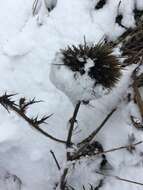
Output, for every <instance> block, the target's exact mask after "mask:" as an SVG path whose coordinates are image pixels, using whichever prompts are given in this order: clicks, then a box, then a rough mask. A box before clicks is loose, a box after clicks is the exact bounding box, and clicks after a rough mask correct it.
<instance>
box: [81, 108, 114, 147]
mask: <svg viewBox="0 0 143 190" xmlns="http://www.w3.org/2000/svg"><path fill="white" fill-rule="evenodd" d="M116 110H117V108H114V109H113V110H112V111H111V112H110V113H109V114H108V115H107V116H106V118H105V119H104V120H103V121H102V123H101V124H100V126H99V127H97V128H96V129H95V130H94V131H93V132H92V133H91V134H90V135H89V136H88V137H87V138H86V139H84V140H83V141H82V142H80V143H79V145H81V144H84V143H87V142H90V141H91V140H92V139H93V138H94V137H95V136H96V135H97V133H99V131H100V130H101V129H102V128H103V127H104V125H105V123H106V122H107V121H108V119H109V118H110V117H111V116H112V115H113V113H114V112H115V111H116Z"/></svg>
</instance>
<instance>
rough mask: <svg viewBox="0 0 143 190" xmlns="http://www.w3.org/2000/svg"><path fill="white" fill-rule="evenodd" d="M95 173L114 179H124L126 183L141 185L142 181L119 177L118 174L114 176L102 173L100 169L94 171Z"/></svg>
mask: <svg viewBox="0 0 143 190" xmlns="http://www.w3.org/2000/svg"><path fill="white" fill-rule="evenodd" d="M96 173H97V174H99V175H103V176H105V177H112V178H115V179H117V180H120V181H124V182H127V183H132V184H136V185H141V186H143V183H140V182H137V181H132V180H129V179H125V178H121V177H119V176H114V175H111V174H104V173H102V172H100V171H96Z"/></svg>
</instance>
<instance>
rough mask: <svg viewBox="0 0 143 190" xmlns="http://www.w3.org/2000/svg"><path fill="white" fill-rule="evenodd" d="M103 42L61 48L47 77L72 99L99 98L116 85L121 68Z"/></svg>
mask: <svg viewBox="0 0 143 190" xmlns="http://www.w3.org/2000/svg"><path fill="white" fill-rule="evenodd" d="M112 53H113V50H112V48H111V47H110V46H109V45H107V44H103V43H100V44H96V45H94V44H92V45H87V44H86V43H85V44H84V45H78V46H77V47H76V46H71V47H69V46H68V47H67V48H66V49H64V50H61V51H60V52H59V53H58V54H57V55H56V57H55V60H54V63H53V65H52V69H51V80H52V82H53V83H54V84H55V86H56V87H57V88H59V89H60V90H62V91H63V92H64V93H65V94H66V95H68V96H69V97H70V99H71V100H72V102H76V101H79V100H80V101H89V100H92V99H96V98H99V97H101V96H103V95H105V94H108V93H109V91H110V90H111V89H112V88H113V87H114V86H115V85H116V83H117V82H118V80H119V79H120V76H121V69H120V68H121V67H120V64H119V62H118V59H117V58H116V56H114V55H113V54H112Z"/></svg>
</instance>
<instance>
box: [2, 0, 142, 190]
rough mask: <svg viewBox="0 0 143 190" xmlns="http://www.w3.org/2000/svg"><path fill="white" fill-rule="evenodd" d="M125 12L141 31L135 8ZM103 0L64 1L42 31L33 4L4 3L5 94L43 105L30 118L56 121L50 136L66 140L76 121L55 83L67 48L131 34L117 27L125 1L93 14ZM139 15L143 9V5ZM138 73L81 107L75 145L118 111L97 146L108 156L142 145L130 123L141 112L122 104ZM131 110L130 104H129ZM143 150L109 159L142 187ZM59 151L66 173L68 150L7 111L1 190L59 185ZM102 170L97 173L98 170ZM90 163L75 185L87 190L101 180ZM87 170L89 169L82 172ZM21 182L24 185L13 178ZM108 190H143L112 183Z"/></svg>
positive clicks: (28, 0)
mask: <svg viewBox="0 0 143 190" xmlns="http://www.w3.org/2000/svg"><path fill="white" fill-rule="evenodd" d="M122 1H123V4H122V6H121V7H120V9H119V12H120V13H123V15H125V16H124V18H123V24H124V25H126V26H127V27H134V26H135V21H134V19H133V2H135V1H133V0H122ZM96 2H98V1H97V0H58V1H57V6H56V7H55V8H54V9H53V10H52V11H51V12H50V14H49V16H48V15H47V14H46V13H45V14H44V15H42V16H43V18H42V22H43V23H42V25H39V24H38V22H37V17H36V16H35V17H33V16H32V5H33V1H32V0H24V1H23V0H12V1H11V0H4V1H1V2H0V23H1V24H0V94H1V95H2V94H3V93H4V92H8V93H18V95H17V96H16V97H15V99H18V97H21V96H25V97H27V98H33V97H36V99H40V100H43V101H44V102H42V103H39V104H36V105H33V106H32V107H31V108H30V109H29V110H28V115H29V116H35V115H36V114H39V115H41V114H42V115H44V114H46V113H47V114H52V113H53V116H52V117H51V118H49V120H48V124H47V125H43V128H44V129H45V130H47V131H48V132H49V133H50V134H53V135H54V136H55V137H58V138H61V139H66V137H67V132H68V127H67V122H68V120H69V118H70V117H71V115H72V113H73V110H74V108H73V105H72V103H71V102H70V100H69V98H68V97H67V96H66V95H64V93H62V92H61V91H59V90H58V89H57V88H56V87H55V86H54V85H53V84H52V83H51V81H50V78H49V75H50V67H51V63H53V59H54V56H55V54H56V53H57V52H58V51H59V49H60V48H64V47H66V46H67V45H71V44H75V45H76V44H79V43H83V41H84V36H85V37H86V41H87V42H94V43H97V42H98V41H100V40H101V39H103V37H104V36H107V37H108V39H113V40H114V39H116V38H117V37H118V36H120V35H121V34H122V33H123V32H124V30H125V29H124V28H122V27H120V26H119V25H118V24H117V23H116V24H115V18H116V16H117V9H118V4H119V0H108V3H107V4H106V5H105V6H104V7H103V8H102V9H99V10H96V11H95V10H94V6H95V4H96ZM136 2H138V7H139V8H140V9H141V8H143V2H142V0H140V1H139V0H138V1H136ZM133 69H134V66H131V67H128V68H127V69H126V70H124V71H123V77H122V79H121V81H120V82H119V84H118V85H117V87H116V88H115V89H114V90H113V91H112V92H111V93H110V94H109V95H107V96H105V97H103V98H101V99H98V100H97V101H96V100H94V101H92V102H91V103H90V105H82V106H81V108H80V111H79V115H78V126H79V127H78V131H79V132H78V133H77V134H76V135H74V140H75V141H77V142H79V141H80V139H83V137H87V135H88V134H90V133H91V132H92V131H93V129H95V127H96V126H98V125H99V124H100V123H101V122H102V121H103V119H104V118H105V116H106V115H107V114H108V113H109V112H110V111H111V110H112V109H113V108H114V106H116V105H118V109H117V111H116V112H115V113H114V115H113V116H112V117H111V119H110V120H109V121H108V122H107V124H106V125H105V126H104V129H103V130H102V131H101V132H100V133H99V134H98V136H97V140H98V141H99V142H100V143H102V145H103V147H104V149H105V150H106V149H110V148H112V147H117V146H121V145H127V144H128V143H129V137H130V136H132V134H134V136H135V141H139V140H142V139H143V135H142V132H140V131H138V130H136V129H135V128H134V127H133V126H132V124H131V122H130V119H129V113H130V112H131V113H134V114H136V115H137V116H138V114H137V113H138V110H137V108H136V106H135V105H134V104H133V103H132V102H131V103H129V104H128V103H127V102H126V101H125V100H124V101H123V97H126V94H127V93H128V90H127V88H128V86H129V84H130V75H131V72H132V70H133ZM125 102H126V103H125ZM142 148H143V145H139V146H138V147H137V148H136V151H135V153H134V154H131V153H129V152H128V151H127V150H121V151H117V152H113V153H109V154H107V159H108V161H109V163H110V165H112V167H113V168H112V169H113V171H112V174H115V175H119V176H122V177H124V178H128V179H130V180H135V181H138V182H143V166H142V163H143V162H142V161H143V158H142ZM50 150H53V151H54V153H55V154H56V157H57V158H58V161H59V163H60V165H61V166H62V165H64V162H65V161H66V156H65V146H64V145H62V144H58V143H56V142H54V141H52V140H50V139H48V138H46V137H45V136H43V135H42V134H40V133H38V132H37V131H35V130H33V129H31V127H30V126H29V125H28V124H27V123H26V122H25V121H24V120H23V119H21V118H19V116H17V115H16V114H15V113H11V114H8V113H7V111H6V110H5V109H4V108H3V107H0V189H1V190H18V189H19V186H21V190H52V189H53V187H54V184H55V183H56V182H57V181H58V180H59V176H60V172H59V171H58V170H57V167H56V165H55V162H54V160H53V158H52V156H51V154H50ZM94 164H95V166H94ZM94 164H93V166H92V167H89V166H88V163H87V162H86V161H85V162H84V163H83V165H82V163H81V165H80V164H79V167H77V168H79V170H78V171H77V172H73V173H72V175H71V177H69V181H70V184H71V185H72V186H73V187H76V188H77V189H76V190H81V189H82V185H85V187H88V184H93V185H96V184H97V180H98V179H100V178H101V176H100V175H98V174H95V172H94V167H95V169H96V164H97V165H98V161H97V162H96V160H95V162H94ZM81 166H82V167H81ZM8 174H10V175H11V176H17V177H18V178H19V179H20V181H21V185H19V183H20V182H19V181H18V180H17V179H16V180H15V178H14V177H9V176H8V177H7V175H8ZM105 182H106V183H105V184H104V185H103V187H102V188H101V189H102V190H110V189H114V190H119V189H121V187H122V190H141V189H142V188H143V187H142V186H139V185H135V184H130V183H125V182H121V181H118V180H115V179H113V178H107V179H106V180H105Z"/></svg>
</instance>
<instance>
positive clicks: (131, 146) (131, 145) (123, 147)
mask: <svg viewBox="0 0 143 190" xmlns="http://www.w3.org/2000/svg"><path fill="white" fill-rule="evenodd" d="M142 143H143V141H139V142H137V143H134V144H130V145H127V146H120V147H117V148H112V149H109V150H105V151H103V152H97V153H95V155H100V154H107V153H110V152H114V151H118V150H122V149H128V150H129V149H132V148H134V147H135V146H137V145H139V144H142Z"/></svg>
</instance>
